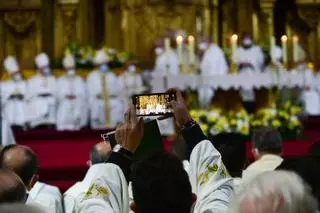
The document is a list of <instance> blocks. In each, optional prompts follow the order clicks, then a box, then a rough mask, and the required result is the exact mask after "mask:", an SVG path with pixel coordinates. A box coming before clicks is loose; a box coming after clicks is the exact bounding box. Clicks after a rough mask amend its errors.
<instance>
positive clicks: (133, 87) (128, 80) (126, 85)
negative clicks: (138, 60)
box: [119, 63, 146, 106]
mask: <svg viewBox="0 0 320 213" xmlns="http://www.w3.org/2000/svg"><path fill="white" fill-rule="evenodd" d="M136 71H137V67H136V65H135V64H133V63H132V64H129V65H128V66H127V69H126V71H125V72H124V73H122V75H120V76H119V79H120V81H121V84H122V86H123V92H122V94H123V97H124V99H125V102H126V106H127V105H128V104H130V103H132V96H133V95H136V94H141V93H143V92H144V91H145V90H146V87H145V86H144V85H143V81H142V76H141V74H139V73H136Z"/></svg>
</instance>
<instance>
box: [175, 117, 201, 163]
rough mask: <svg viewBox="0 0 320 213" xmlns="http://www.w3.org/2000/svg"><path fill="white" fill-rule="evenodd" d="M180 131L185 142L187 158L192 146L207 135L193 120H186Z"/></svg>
mask: <svg viewBox="0 0 320 213" xmlns="http://www.w3.org/2000/svg"><path fill="white" fill-rule="evenodd" d="M181 132H182V136H183V138H184V140H185V142H186V143H187V147H188V158H189V157H190V155H191V152H192V150H193V149H194V147H195V146H196V145H197V144H198V143H200V142H201V141H203V140H206V139H207V137H206V136H205V135H204V134H203V132H202V130H201V128H200V126H199V124H197V123H196V122H195V121H193V120H190V121H189V122H187V123H186V124H185V125H184V126H183V127H182V131H181Z"/></svg>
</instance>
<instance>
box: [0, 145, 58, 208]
mask: <svg viewBox="0 0 320 213" xmlns="http://www.w3.org/2000/svg"><path fill="white" fill-rule="evenodd" d="M0 166H1V168H4V169H10V170H12V171H14V172H15V173H16V174H17V175H18V176H19V177H20V178H21V180H22V181H23V183H24V185H25V188H26V189H27V191H28V199H27V200H26V204H35V205H37V206H39V207H41V208H42V209H44V210H46V211H47V212H48V213H62V212H63V211H62V201H61V194H60V191H59V189H58V188H57V187H53V186H50V185H47V184H45V183H41V182H39V181H38V179H39V175H38V169H39V163H38V159H37V156H36V155H35V153H34V152H33V151H32V150H31V149H30V148H28V147H26V146H22V145H9V146H7V147H4V148H3V150H2V151H1V153H0Z"/></svg>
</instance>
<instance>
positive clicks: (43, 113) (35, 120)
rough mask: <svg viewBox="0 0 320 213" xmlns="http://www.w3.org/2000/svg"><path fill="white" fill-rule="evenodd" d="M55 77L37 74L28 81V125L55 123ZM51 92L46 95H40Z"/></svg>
mask: <svg viewBox="0 0 320 213" xmlns="http://www.w3.org/2000/svg"><path fill="white" fill-rule="evenodd" d="M56 91H57V87H56V79H55V77H54V76H42V75H40V74H37V75H35V76H33V77H32V78H31V79H29V81H28V98H27V100H28V101H29V103H28V114H29V121H30V126H31V127H35V126H38V125H48V124H49V125H54V124H56ZM45 94H51V95H50V96H47V97H41V95H45Z"/></svg>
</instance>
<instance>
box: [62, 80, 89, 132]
mask: <svg viewBox="0 0 320 213" xmlns="http://www.w3.org/2000/svg"><path fill="white" fill-rule="evenodd" d="M57 89H58V92H57V96H58V103H59V105H58V110H57V129H58V130H61V131H62V130H79V129H80V128H82V127H85V126H86V125H87V122H88V113H89V110H88V105H87V101H86V85H85V83H84V80H83V79H82V78H81V77H80V76H72V77H69V76H67V75H65V76H62V77H60V78H59V79H58V81H57ZM69 95H72V96H75V97H76V98H75V99H73V100H69V99H68V98H67V96H69Z"/></svg>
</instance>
